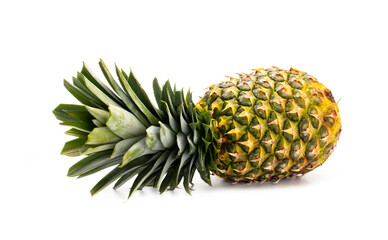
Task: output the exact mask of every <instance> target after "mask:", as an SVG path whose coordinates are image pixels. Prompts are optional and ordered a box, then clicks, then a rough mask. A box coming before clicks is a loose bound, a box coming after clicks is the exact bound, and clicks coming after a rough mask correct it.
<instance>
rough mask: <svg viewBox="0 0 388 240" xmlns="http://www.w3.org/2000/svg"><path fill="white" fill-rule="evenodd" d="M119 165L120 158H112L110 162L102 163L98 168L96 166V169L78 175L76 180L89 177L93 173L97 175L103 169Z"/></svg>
mask: <svg viewBox="0 0 388 240" xmlns="http://www.w3.org/2000/svg"><path fill="white" fill-rule="evenodd" d="M120 163H121V158H113V159H111V160H110V161H106V162H105V163H102V164H101V165H100V166H98V167H96V168H93V169H92V170H90V171H87V172H85V173H82V174H80V175H78V176H77V179H78V178H83V177H86V176H89V175H91V174H94V173H97V172H99V171H101V170H104V169H106V168H108V167H112V166H115V165H118V164H120Z"/></svg>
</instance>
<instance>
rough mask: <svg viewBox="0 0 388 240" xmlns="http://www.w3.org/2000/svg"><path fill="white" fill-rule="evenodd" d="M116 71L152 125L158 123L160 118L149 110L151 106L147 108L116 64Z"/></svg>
mask: <svg viewBox="0 0 388 240" xmlns="http://www.w3.org/2000/svg"><path fill="white" fill-rule="evenodd" d="M116 72H117V74H118V77H119V80H120V82H121V84H122V85H123V87H124V89H125V90H126V92H127V93H128V94H129V96H130V97H131V99H132V100H133V101H134V102H135V104H136V105H137V106H138V107H139V109H140V111H141V112H142V113H143V114H144V115H145V116H146V117H147V119H148V120H149V122H150V123H151V124H152V125H156V124H157V123H158V121H159V119H158V118H157V117H156V116H155V115H154V114H153V113H152V112H151V111H150V110H149V108H147V106H146V105H145V104H144V103H143V102H142V100H140V98H139V97H138V96H137V94H136V93H135V91H134V90H133V89H132V87H131V86H130V84H129V83H128V81H127V80H126V79H125V78H124V76H123V74H122V73H121V72H120V70H119V69H118V67H117V66H116Z"/></svg>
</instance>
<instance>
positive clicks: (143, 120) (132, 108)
mask: <svg viewBox="0 0 388 240" xmlns="http://www.w3.org/2000/svg"><path fill="white" fill-rule="evenodd" d="M99 64H100V67H101V70H102V72H103V73H104V75H105V78H106V79H107V80H108V82H109V84H110V85H111V86H112V88H113V89H114V90H115V92H116V93H117V94H118V95H119V96H120V98H121V99H122V100H123V102H124V103H125V105H126V106H127V107H128V110H130V111H132V112H133V113H134V114H135V116H136V117H137V118H138V119H139V121H140V122H141V123H142V124H143V125H144V126H146V127H148V126H149V122H148V120H147V119H146V118H145V116H144V115H143V113H141V112H140V110H139V108H138V107H137V106H136V104H135V103H134V102H133V100H132V99H131V98H130V97H129V96H128V95H127V94H126V93H125V92H124V91H123V90H122V89H121V87H120V86H119V85H118V84H117V82H116V81H115V80H114V78H113V76H112V74H111V73H110V72H109V70H108V68H107V67H106V65H105V63H104V62H103V61H102V60H100V62H99Z"/></svg>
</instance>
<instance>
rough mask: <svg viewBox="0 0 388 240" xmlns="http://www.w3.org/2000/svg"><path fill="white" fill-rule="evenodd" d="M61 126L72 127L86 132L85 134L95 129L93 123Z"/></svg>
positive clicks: (72, 123)
mask: <svg viewBox="0 0 388 240" xmlns="http://www.w3.org/2000/svg"><path fill="white" fill-rule="evenodd" d="M60 125H63V126H72V127H74V128H76V129H78V130H81V131H84V132H90V131H92V130H93V128H94V124H93V123H92V122H79V121H76V122H61V123H60Z"/></svg>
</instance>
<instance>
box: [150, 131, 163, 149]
mask: <svg viewBox="0 0 388 240" xmlns="http://www.w3.org/2000/svg"><path fill="white" fill-rule="evenodd" d="M146 145H147V148H149V149H151V150H164V149H165V147H164V146H163V144H162V142H161V141H160V127H156V126H150V127H149V128H147V137H146Z"/></svg>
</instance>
